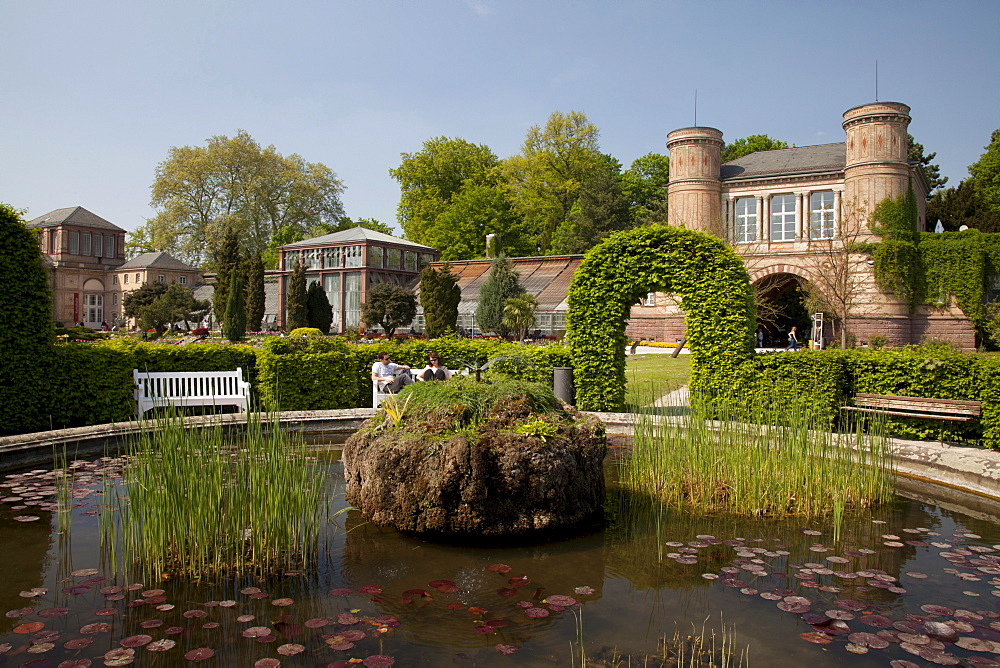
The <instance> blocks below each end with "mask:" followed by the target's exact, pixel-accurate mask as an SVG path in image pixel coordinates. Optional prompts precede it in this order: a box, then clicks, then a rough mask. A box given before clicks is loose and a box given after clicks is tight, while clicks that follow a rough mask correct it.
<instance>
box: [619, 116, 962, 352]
mask: <svg viewBox="0 0 1000 668" xmlns="http://www.w3.org/2000/svg"><path fill="white" fill-rule="evenodd" d="M909 112H910V108H909V107H908V106H906V105H905V104H901V103H898V102H876V103H872V104H865V105H861V106H858V107H854V108H852V109H849V110H847V111H846V112H844V115H843V128H844V133H845V141H844V142H840V143H835V144H824V145H820V146H806V147H801V148H789V149H780V150H774V151H760V152H757V153H751V154H749V155H746V156H743V157H741V158H739V159H737V160H733V161H731V162H727V163H725V164H722V163H721V153H722V148H723V145H724V142H723V138H722V137H723V135H722V132H721V131H719V130H717V129H715V128H710V127H690V128H681V129H679V130H674V131H673V132H671V133H670V134H669V135H668V136H667V149H668V150H669V152H670V183H669V184H668V186H667V197H668V212H669V213H668V216H669V222H670V224H672V225H678V226H683V227H687V228H689V229H696V230H700V231H703V232H707V233H709V234H713V235H715V236H717V237H720V238H722V239H724V240H725V241H727V242H728V243H729V244H731V245H732V246H733V247H734V248H735V249H736V250H737V251H738V252H739V253H740V254H741V255H742V256H743V258H744V261H745V262H746V265H747V269H748V271H749V273H750V280H751V282H752V283H754V285H756V286H758V287H759V288H761V289H762V291H763V292H764V294H766V295H768V298H770V299H773V300H776V301H777V300H779V299H781V297H782V295H783V294H784V293H785V292H787V291H788V290H790V289H797V288H799V287H801V286H804V285H808V284H816V287H818V288H820V289H821V290H822V289H823V288H824V287H825V285H826V284H828V283H830V279H831V274H832V273H836V272H840V273H842V274H843V276H842V277H841V278H839V279H838V280H841V281H842V282H845V285H846V287H845V288H843V291H844V294H845V297H849V300H850V301H851V302H852V303H853V307H851V308H850V310H849V311H848V312H849V314H850V315H849V324H848V331H849V332H850V333H851V334H852V335H854V336H855V338H856V340H857V342H858V343H864V342H867V341H868V340H869V339H870V338H871V337H873V336H876V335H879V336H884V337H886V339H887V341H888V342H889V343H890V344H892V345H902V344H907V343H918V342H920V341H922V340H924V339H927V338H939V339H945V340H949V341H951V342H953V343H955V344H957V345H958V346H960V347H961V348H963V349H972V350H974V349H975V345H976V341H975V331H974V329H973V327H972V324H971V322H970V321H969V320H968V319H967V318H966V317H965V316H964V314H962V312H961V311H960V310H959V309H958V308H957V307H955V306H954V305H951V306H948V307H945V308H933V307H930V306H921V307H919V308H918V309H917V310H916V311H911V309H910V308H909V305H908V304H906V303H904V302H903V301H901V300H900V299H898V298H897V297H896V296H894V295H892V294H889V293H886V292H884V291H883V290H881V289H879V288H878V286H877V285H876V284H875V277H874V269H873V267H872V263H871V262H870V261H868V258H867V256H865V255H863V254H859V253H846V252H845V251H844V248H845V246H847V247H849V246H851V245H853V244H855V243H859V242H877V241H879V240H880V237H879V236H878V235H875V234H873V233H872V230H871V228H870V224H871V215H872V212H873V211H874V209H875V207H876V206H877V205H878V204H879V203H880V202H882V201H883V200H885V199H889V198H891V199H894V198H898V197H899V196H901V195H905V194H906V193H907V191H908V190H909V189H911V188H912V189H913V192H914V195H915V197H916V201H917V203H918V207H919V210H918V221H917V230H918V231H921V232H922V231H924V228H925V221H926V197H927V191H928V185H927V181H926V178H925V177H924V174H923V172H922V171H921V170H920V169H919V167H918V166H917V165H916V164H913V163H911V162H910V161H909V160H908V156H907V151H908V142H907V126H908V125H909V123H910V115H909ZM831 289H832V288H831ZM629 334H630V335H631V336H633V337H634V338H645V339H654V340H661V341H662V340H667V341H672V340H675V339H681V338H683V336H684V322H683V313H682V312H681V311H680V309H679V308H678V307H677V305H676V303H675V302H674V301H673V300H672V299H670V298H669V296H666V295H657V296H655V297H653V296H651V298H650V299H649V300H647V301H646V302H645V303H644V304H643V305H640V306H638V307H636V308H634V309H633V312H632V319H631V321H630V325H629ZM768 334H769V337H770V338H771V339H772V340H775V341H777V340H779V338H781V337H783V336H784V333H782V332H776V331H775V332H769V333H768ZM836 335H837V333H836V332H834V331H833V328H832V322H831V319H830V317H829V314H828V315H827V318H826V319H825V327H824V331H823V333H822V336H823V338H824V339H825V340H826V341H827V342H829V341H830V340H831V339H833V338H834V337H835V336H836ZM800 338H804V337H801V336H800Z"/></svg>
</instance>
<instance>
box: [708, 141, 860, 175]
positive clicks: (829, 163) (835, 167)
mask: <svg viewBox="0 0 1000 668" xmlns="http://www.w3.org/2000/svg"><path fill="white" fill-rule="evenodd" d="M846 162H847V144H846V143H845V142H840V143H837V144H820V145H819V146H802V147H800V148H780V149H776V150H774V151H757V152H756V153H751V154H749V155H745V156H743V157H742V158H737V159H736V160H731V161H729V162H727V163H725V164H724V165H722V167H721V169H720V170H719V172H720V176H721V178H722V180H723V181H732V180H738V179H749V178H759V177H767V176H786V175H790V174H810V173H818V172H837V171H843V169H844V165H845V164H846Z"/></svg>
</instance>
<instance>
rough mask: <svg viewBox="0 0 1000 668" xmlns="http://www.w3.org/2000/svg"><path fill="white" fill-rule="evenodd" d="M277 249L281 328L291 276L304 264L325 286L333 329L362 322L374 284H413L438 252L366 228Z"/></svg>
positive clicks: (341, 329) (309, 277)
mask: <svg viewBox="0 0 1000 668" xmlns="http://www.w3.org/2000/svg"><path fill="white" fill-rule="evenodd" d="M278 253H279V258H280V265H279V269H280V273H279V274H278V284H277V287H278V314H277V324H278V326H280V327H284V326H285V320H286V318H287V313H286V309H285V304H286V302H287V299H286V297H287V294H288V283H289V278H290V276H291V273H292V270H293V269H294V268H295V264H296V263H299V262H301V263H302V264H304V265H305V268H306V283H307V285H308V284H311V283H319V284H320V285H322V286H323V290H324V292H326V297H327V299H328V300H329V301H330V305H331V307H332V308H333V322H332V324H331V325H330V332H331V333H338V332H344V331H345V330H348V329H359V328H360V327H361V326H362V323H361V305H362V304H363V303H365V300H366V298H367V293H368V290H369V289H370V288H371V287H372V286H373V285H376V284H377V283H383V282H391V283H396V284H398V285H402V286H405V287H413V285H415V284H416V282H417V279H418V278H419V276H420V272H421V270H422V269H423V268H424V267H425V266H427V265H428V264H431V263H433V262H435V261H436V260H437V259H438V257H439V256H440V254H439V253H438V251H437V250H435V249H433V248H431V247H429V246H422V245H421V244H416V243H413V242H412V241H406V240H405V239H399V238H397V237H393V236H390V235H388V234H383V233H382V232H376V231H375V230H369V229H367V228H364V227H355V228H351V229H349V230H340V231H339V232H334V233H332V234H327V235H324V236H321V237H316V238H313V239H306V240H304V241H298V242H296V243H292V244H287V245H285V246H282V247H281V248H280V249H278Z"/></svg>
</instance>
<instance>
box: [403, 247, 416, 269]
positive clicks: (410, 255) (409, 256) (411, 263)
mask: <svg viewBox="0 0 1000 668" xmlns="http://www.w3.org/2000/svg"><path fill="white" fill-rule="evenodd" d="M403 268H404V269H406V271H416V270H417V254H416V253H414V252H413V251H406V253H404V254H403Z"/></svg>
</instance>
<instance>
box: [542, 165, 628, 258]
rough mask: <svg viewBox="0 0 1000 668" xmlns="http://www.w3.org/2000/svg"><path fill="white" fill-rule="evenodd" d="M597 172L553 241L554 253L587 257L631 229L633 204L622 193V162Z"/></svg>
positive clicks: (591, 177)
mask: <svg viewBox="0 0 1000 668" xmlns="http://www.w3.org/2000/svg"><path fill="white" fill-rule="evenodd" d="M605 157H606V158H607V163H606V165H605V166H604V167H603V168H596V169H595V170H594V171H593V173H592V174H591V175H590V176H589V177H587V180H586V181H584V182H583V186H582V187H581V188H580V196H579V198H578V199H577V201H576V203H575V204H574V205H573V208H572V209H571V210H570V213H569V216H567V217H566V220H564V221H562V223H560V224H559V227H558V228H556V233H555V235H554V237H553V239H552V252H553V253H586V252H587V251H588V250H590V249H591V248H593V247H594V246H596V245H597V244H599V243H600V242H601V241H603V240H604V239H606V238H607V236H608V235H609V234H611V233H612V232H617V231H619V230H627V229H628V228H629V227H631V220H630V218H629V202H628V199H627V198H626V197H625V195H624V194H623V193H622V188H621V182H620V180H619V178H618V176H619V174H618V171H619V166H618V161H617V160H615V159H614V158H612V157H610V156H605Z"/></svg>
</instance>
